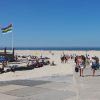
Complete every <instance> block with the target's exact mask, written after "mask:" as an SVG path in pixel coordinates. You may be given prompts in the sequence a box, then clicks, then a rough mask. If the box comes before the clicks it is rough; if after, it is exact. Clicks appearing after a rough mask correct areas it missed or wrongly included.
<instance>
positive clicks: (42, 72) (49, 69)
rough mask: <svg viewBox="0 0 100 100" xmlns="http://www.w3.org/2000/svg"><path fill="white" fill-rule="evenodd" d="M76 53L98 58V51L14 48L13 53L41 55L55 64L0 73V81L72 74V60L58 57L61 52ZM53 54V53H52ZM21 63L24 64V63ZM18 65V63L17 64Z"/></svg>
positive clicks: (99, 55)
mask: <svg viewBox="0 0 100 100" xmlns="http://www.w3.org/2000/svg"><path fill="white" fill-rule="evenodd" d="M63 53H64V54H68V55H71V54H78V55H81V54H82V55H86V53H87V54H89V55H90V56H98V57H99V58H100V51H88V52H86V51H42V50H41V51H39V50H37V51H36V50H35V51H34V50H16V51H15V54H17V55H21V56H22V55H35V56H38V57H39V56H41V55H42V56H43V57H49V58H50V61H54V62H55V64H56V66H50V65H46V66H44V67H41V68H35V69H33V70H26V71H16V72H7V73H3V74H0V81H9V80H20V79H31V78H32V79H33V78H35V79H36V78H40V77H45V76H46V77H47V76H53V75H70V74H73V68H74V61H73V60H69V61H68V63H65V64H62V63H61V61H60V57H61V55H62V54H63ZM53 54H54V55H53ZM22 65H24V66H25V63H23V64H22ZM19 66H20V64H19Z"/></svg>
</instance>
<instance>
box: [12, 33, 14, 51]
mask: <svg viewBox="0 0 100 100" xmlns="http://www.w3.org/2000/svg"><path fill="white" fill-rule="evenodd" d="M13 48H14V35H13V31H12V51H13Z"/></svg>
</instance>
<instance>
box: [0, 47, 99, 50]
mask: <svg viewBox="0 0 100 100" xmlns="http://www.w3.org/2000/svg"><path fill="white" fill-rule="evenodd" d="M3 49H4V48H0V50H3ZM6 49H7V50H11V49H12V48H10V47H7V48H6ZM14 49H15V50H57V51H60V50H72V51H74V50H76V51H78V50H82V51H90V50H95V51H100V47H14Z"/></svg>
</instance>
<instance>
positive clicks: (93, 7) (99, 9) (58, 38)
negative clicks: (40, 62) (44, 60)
mask: <svg viewBox="0 0 100 100" xmlns="http://www.w3.org/2000/svg"><path fill="white" fill-rule="evenodd" d="M9 23H13V34H14V46H15V47H27V46H28V47H34V46H35V47H73V46H74V47H75V46H79V47H87V46H89V47H91V46H92V47H94V46H95V47H100V39H99V38H100V0H0V24H1V25H2V27H5V26H7V25H8V24H9ZM0 33H1V31H0ZM0 37H1V39H0V40H1V43H0V45H1V46H2V45H5V46H6V45H7V46H11V41H10V39H11V34H10V33H9V34H7V35H5V36H2V34H1V35H0ZM2 42H3V43H2ZM4 43H5V44H4Z"/></svg>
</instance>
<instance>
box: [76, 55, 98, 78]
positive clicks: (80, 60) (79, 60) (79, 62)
mask: <svg viewBox="0 0 100 100" xmlns="http://www.w3.org/2000/svg"><path fill="white" fill-rule="evenodd" d="M75 63H76V66H75V71H76V72H78V71H79V72H80V76H82V77H83V76H84V75H83V71H84V68H85V67H86V66H87V63H88V64H89V65H90V66H91V69H92V71H93V76H94V75H95V71H96V70H97V69H99V58H98V57H96V56H95V57H92V58H88V57H85V56H83V55H81V56H76V57H75Z"/></svg>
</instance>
